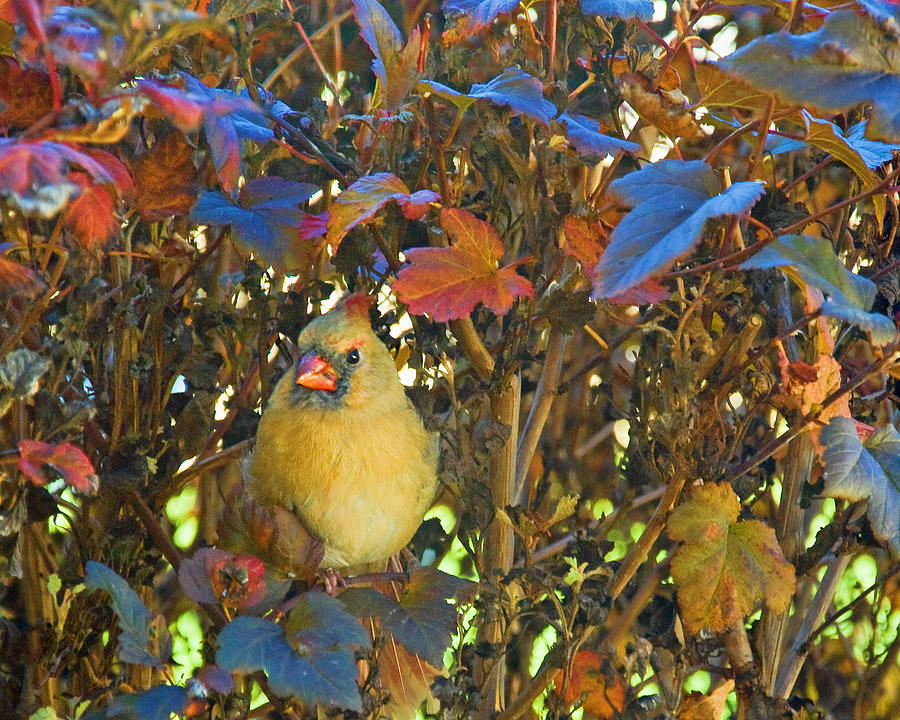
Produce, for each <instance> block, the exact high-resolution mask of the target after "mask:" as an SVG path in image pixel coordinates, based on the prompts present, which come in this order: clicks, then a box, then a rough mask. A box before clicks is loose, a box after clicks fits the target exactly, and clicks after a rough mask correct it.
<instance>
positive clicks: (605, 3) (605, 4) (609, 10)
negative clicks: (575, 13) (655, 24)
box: [581, 0, 653, 22]
mask: <svg viewBox="0 0 900 720" xmlns="http://www.w3.org/2000/svg"><path fill="white" fill-rule="evenodd" d="M581 12H583V13H584V14H585V15H599V16H600V17H617V18H622V19H623V20H631V19H632V18H634V19H637V20H643V21H644V22H649V21H650V20H652V19H653V3H652V2H651V0H581Z"/></svg>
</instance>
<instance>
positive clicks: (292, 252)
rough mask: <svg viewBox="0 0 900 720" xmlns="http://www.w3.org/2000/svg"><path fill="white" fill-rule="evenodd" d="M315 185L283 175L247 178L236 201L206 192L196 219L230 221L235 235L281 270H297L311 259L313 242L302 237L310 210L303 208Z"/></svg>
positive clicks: (196, 209)
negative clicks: (248, 180) (301, 231)
mask: <svg viewBox="0 0 900 720" xmlns="http://www.w3.org/2000/svg"><path fill="white" fill-rule="evenodd" d="M315 190H316V188H315V187H314V186H312V185H308V184H306V183H296V182H290V181H288V180H285V179H283V178H280V177H261V178H256V179H254V180H251V181H250V182H248V183H247V184H246V185H245V186H244V187H243V188H242V189H241V194H240V198H239V202H240V205H236V204H234V203H233V202H231V200H229V199H228V198H227V197H225V196H224V195H222V194H221V193H217V192H205V193H203V194H202V195H201V196H200V198H199V199H198V200H197V204H196V205H195V206H194V209H193V210H192V211H191V215H190V217H191V219H192V220H194V221H195V222H201V223H208V224H210V225H230V226H231V232H232V235H233V236H234V238H235V239H236V240H238V241H239V242H240V243H242V244H244V245H245V246H246V247H247V248H248V249H249V250H250V251H251V252H253V253H255V254H256V255H258V256H259V257H261V258H263V259H264V260H265V261H266V262H267V263H271V264H272V265H273V266H274V267H275V268H276V269H277V270H279V272H290V271H295V270H297V269H298V268H300V267H302V266H303V265H304V264H305V263H306V261H307V260H308V255H309V252H310V247H311V246H310V243H309V242H307V241H304V239H303V238H301V237H300V229H301V226H302V225H303V222H304V220H305V219H306V218H307V216H308V213H306V212H305V211H304V210H301V209H300V207H299V206H300V204H301V203H304V202H306V201H307V200H308V199H309V197H310V195H312V194H313V192H315Z"/></svg>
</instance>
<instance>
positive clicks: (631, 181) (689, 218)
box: [593, 160, 763, 298]
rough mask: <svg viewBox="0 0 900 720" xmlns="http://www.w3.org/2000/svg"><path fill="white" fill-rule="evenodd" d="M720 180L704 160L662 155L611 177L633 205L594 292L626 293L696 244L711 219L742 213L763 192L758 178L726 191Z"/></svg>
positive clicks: (596, 275)
mask: <svg viewBox="0 0 900 720" xmlns="http://www.w3.org/2000/svg"><path fill="white" fill-rule="evenodd" d="M718 184H719V183H718V180H717V178H716V175H715V173H714V172H713V170H712V168H710V167H709V165H707V164H706V163H704V162H701V161H699V160H696V161H692V162H685V161H683V160H663V161H661V162H658V163H653V164H650V165H647V166H646V167H644V168H642V169H641V170H638V171H637V172H633V173H630V174H628V175H626V176H625V177H623V178H619V179H618V180H614V181H613V182H612V183H610V186H609V189H610V191H611V192H612V193H613V195H614V196H615V197H616V198H617V199H618V200H619V201H620V202H621V203H622V204H624V205H632V206H633V207H634V209H633V210H632V211H631V212H630V213H628V214H627V215H626V216H625V217H624V218H623V219H622V220H621V221H620V222H619V224H618V226H617V227H616V229H615V230H613V233H612V235H611V236H610V241H609V245H608V246H607V248H606V250H605V251H604V252H603V255H601V256H600V261H599V262H598V263H597V266H596V267H595V268H594V271H593V280H594V297H599V298H612V297H615V296H617V295H623V294H625V293H626V292H628V291H629V290H631V289H632V288H635V287H637V286H638V285H640V284H641V283H643V282H645V281H647V280H649V279H650V278H652V277H654V276H656V275H659V274H660V273H662V272H664V271H665V270H667V269H668V268H669V267H670V266H671V265H672V264H673V263H674V262H675V261H676V260H678V259H679V258H681V257H683V256H684V255H686V254H687V253H688V252H689V251H690V250H692V249H693V248H694V246H696V244H697V243H698V242H699V241H700V236H701V233H702V232H703V226H704V225H705V224H706V221H707V220H709V219H711V218H715V217H720V216H722V215H740V214H742V213H744V212H746V211H747V210H749V209H750V208H751V207H753V205H754V203H756V201H757V200H758V199H759V197H760V195H762V193H763V186H762V183H758V182H736V183H734V184H733V185H732V186H731V187H729V188H728V189H727V190H725V191H724V192H722V193H718Z"/></svg>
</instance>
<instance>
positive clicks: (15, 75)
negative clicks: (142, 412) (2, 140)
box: [0, 56, 53, 128]
mask: <svg viewBox="0 0 900 720" xmlns="http://www.w3.org/2000/svg"><path fill="white" fill-rule="evenodd" d="M0 107H3V112H0V127H4V128H27V127H28V126H30V125H32V124H33V123H36V122H37V121H38V120H40V119H41V118H42V117H44V115H46V114H47V113H49V112H50V111H51V110H52V108H53V94H52V93H51V91H50V76H49V75H47V73H46V72H44V71H43V70H37V69H34V68H28V69H25V70H23V69H22V68H21V67H20V66H19V63H17V62H16V61H15V60H14V59H13V58H11V57H7V56H3V57H0Z"/></svg>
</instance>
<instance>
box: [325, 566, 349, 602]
mask: <svg viewBox="0 0 900 720" xmlns="http://www.w3.org/2000/svg"><path fill="white" fill-rule="evenodd" d="M321 574H322V583H323V584H324V585H325V592H326V593H328V594H329V595H331V597H334V596H335V595H337V591H338V588H342V587H346V585H347V583H346V582H344V578H343V577H341V575H340V573H338V571H337V570H335V569H334V568H326V569H325V570H322V573H321Z"/></svg>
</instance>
